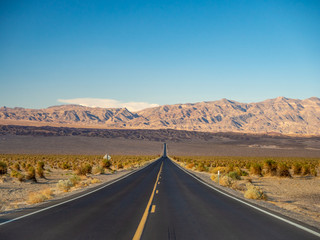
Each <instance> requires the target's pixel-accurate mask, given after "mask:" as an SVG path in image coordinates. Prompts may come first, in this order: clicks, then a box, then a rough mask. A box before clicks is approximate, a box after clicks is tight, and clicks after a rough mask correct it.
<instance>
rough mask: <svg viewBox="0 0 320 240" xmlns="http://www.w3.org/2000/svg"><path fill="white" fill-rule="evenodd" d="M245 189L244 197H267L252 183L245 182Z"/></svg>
mask: <svg viewBox="0 0 320 240" xmlns="http://www.w3.org/2000/svg"><path fill="white" fill-rule="evenodd" d="M246 187H247V191H245V193H244V197H245V198H248V199H264V200H265V199H267V196H266V194H265V193H264V192H263V191H262V190H261V189H260V188H259V187H257V186H254V185H253V184H252V183H247V184H246Z"/></svg>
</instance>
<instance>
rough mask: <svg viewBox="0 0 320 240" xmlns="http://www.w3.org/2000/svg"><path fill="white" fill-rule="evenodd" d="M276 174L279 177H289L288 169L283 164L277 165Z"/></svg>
mask: <svg viewBox="0 0 320 240" xmlns="http://www.w3.org/2000/svg"><path fill="white" fill-rule="evenodd" d="M277 173H278V176H279V177H291V174H290V172H289V167H288V165H287V164H285V163H279V164H278V168H277Z"/></svg>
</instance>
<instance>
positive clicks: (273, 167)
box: [263, 159, 277, 176]
mask: <svg viewBox="0 0 320 240" xmlns="http://www.w3.org/2000/svg"><path fill="white" fill-rule="evenodd" d="M263 167H264V169H265V171H266V174H268V175H271V176H275V175H276V174H277V162H276V161H274V160H272V159H266V160H265V161H264V164H263Z"/></svg>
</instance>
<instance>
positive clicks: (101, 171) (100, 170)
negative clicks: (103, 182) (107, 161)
mask: <svg viewBox="0 0 320 240" xmlns="http://www.w3.org/2000/svg"><path fill="white" fill-rule="evenodd" d="M92 173H93V174H104V168H103V167H100V166H95V167H93V168H92Z"/></svg>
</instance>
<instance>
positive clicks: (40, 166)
mask: <svg viewBox="0 0 320 240" xmlns="http://www.w3.org/2000/svg"><path fill="white" fill-rule="evenodd" d="M37 168H41V169H43V170H44V162H42V161H40V162H38V163H37Z"/></svg>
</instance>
